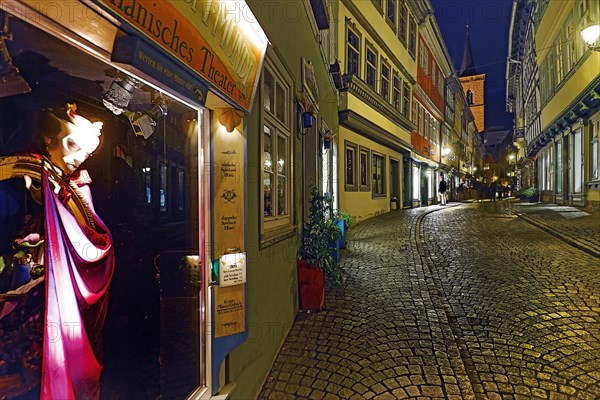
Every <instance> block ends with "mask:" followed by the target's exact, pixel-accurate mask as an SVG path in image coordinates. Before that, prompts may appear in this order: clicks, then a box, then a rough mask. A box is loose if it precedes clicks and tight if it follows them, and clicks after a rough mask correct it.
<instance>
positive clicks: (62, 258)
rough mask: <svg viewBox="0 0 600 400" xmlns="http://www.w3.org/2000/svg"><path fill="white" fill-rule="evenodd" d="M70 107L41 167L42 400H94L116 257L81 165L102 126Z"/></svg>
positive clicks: (49, 138)
mask: <svg viewBox="0 0 600 400" xmlns="http://www.w3.org/2000/svg"><path fill="white" fill-rule="evenodd" d="M69 106H70V107H69V108H68V110H67V118H66V119H62V118H56V117H54V116H52V118H53V119H54V120H55V121H54V123H55V124H58V125H59V126H60V129H59V131H58V133H57V134H56V135H52V136H47V137H46V144H47V145H48V153H49V160H48V159H44V160H43V161H42V166H43V168H42V192H43V200H44V201H43V204H44V211H45V236H46V311H45V313H46V314H45V324H44V348H43V359H42V383H41V398H42V399H97V398H99V394H100V373H101V371H102V361H101V336H102V327H103V325H104V319H105V316H106V309H107V305H108V288H109V284H110V280H111V277H112V274H113V269H114V256H113V247H112V239H111V236H110V232H109V231H108V229H107V227H106V226H105V225H104V223H103V222H102V221H101V220H100V218H99V217H98V216H97V215H96V212H95V210H94V206H93V203H92V197H91V193H90V188H89V186H88V184H89V183H90V182H91V180H90V179H89V175H88V174H87V171H85V170H79V166H80V165H81V163H82V162H83V161H85V159H87V158H88V157H89V156H90V155H91V153H92V152H93V151H94V150H95V149H96V148H97V147H98V145H99V136H100V129H101V126H102V125H101V123H91V122H90V121H89V120H87V119H85V118H83V117H81V116H79V115H77V114H75V107H74V105H69ZM59 175H62V177H60V176H59ZM57 176H58V178H57ZM73 196H76V197H77V199H76V202H79V204H83V206H84V209H86V210H87V211H86V213H85V214H86V215H85V216H84V217H85V218H86V219H87V222H82V219H84V218H82V216H81V213H80V214H79V215H77V212H75V211H74V210H73V207H72V202H71V203H69V200H72V199H73Z"/></svg>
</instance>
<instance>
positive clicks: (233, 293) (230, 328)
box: [214, 285, 246, 338]
mask: <svg viewBox="0 0 600 400" xmlns="http://www.w3.org/2000/svg"><path fill="white" fill-rule="evenodd" d="M245 286H246V285H235V286H228V287H220V286H215V287H214V291H215V304H214V310H215V320H214V322H215V335H214V336H215V338H220V337H223V336H229V335H233V334H235V333H240V332H244V331H245V330H246V293H245Z"/></svg>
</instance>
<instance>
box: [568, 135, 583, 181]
mask: <svg viewBox="0 0 600 400" xmlns="http://www.w3.org/2000/svg"><path fill="white" fill-rule="evenodd" d="M571 137H572V138H573V158H572V160H571V161H572V166H573V168H572V170H573V193H581V191H582V182H583V152H582V146H581V144H582V142H581V128H579V129H577V130H576V131H575V133H573V134H572V135H571Z"/></svg>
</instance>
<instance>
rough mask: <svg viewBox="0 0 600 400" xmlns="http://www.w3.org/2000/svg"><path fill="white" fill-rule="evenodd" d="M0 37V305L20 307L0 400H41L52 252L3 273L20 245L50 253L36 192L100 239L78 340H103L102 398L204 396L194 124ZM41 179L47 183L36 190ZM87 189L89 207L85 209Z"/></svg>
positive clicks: (183, 108)
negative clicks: (98, 263)
mask: <svg viewBox="0 0 600 400" xmlns="http://www.w3.org/2000/svg"><path fill="white" fill-rule="evenodd" d="M0 14H1V13H0ZM1 16H2V15H0V17H1ZM2 21H3V22H4V19H2ZM4 28H5V30H7V32H10V34H11V35H12V37H13V40H11V41H1V40H0V47H2V48H0V53H2V52H5V55H6V54H8V55H10V57H9V59H8V60H7V63H8V64H10V65H9V66H10V67H11V69H12V70H13V71H14V73H13V74H12V75H11V76H10V77H8V78H7V80H0V121H2V123H0V226H2V227H3V228H2V229H0V265H2V267H0V295H2V294H5V293H6V292H8V291H9V290H19V291H20V292H21V294H22V298H23V299H26V301H23V302H20V303H19V304H18V305H17V306H16V308H15V309H14V310H13V311H11V312H8V313H7V314H6V315H4V316H3V317H2V318H1V319H0V343H3V344H4V343H7V338H8V337H12V338H16V339H15V340H16V342H14V343H13V344H14V345H15V346H16V347H12V348H9V347H8V346H0V366H1V367H0V382H6V379H11V381H12V382H16V383H15V386H14V387H12V386H11V387H10V388H7V387H6V386H5V385H3V384H0V398H4V397H5V396H6V397H8V398H12V397H14V396H17V394H18V396H19V397H20V396H24V397H23V398H36V397H39V393H38V396H35V393H36V391H39V387H40V371H41V370H40V368H34V366H35V365H37V366H39V365H41V355H38V354H40V353H41V352H39V351H36V349H40V348H42V344H43V326H42V325H43V321H44V315H45V309H46V306H47V303H46V302H47V301H53V300H52V299H50V300H48V299H46V296H44V292H45V290H46V289H45V286H46V285H47V284H48V282H45V279H46V276H48V275H47V274H46V271H51V270H52V268H56V266H55V263H56V262H64V261H60V260H59V261H55V260H52V261H50V260H49V258H48V257H44V255H46V254H48V253H47V252H48V251H50V250H51V249H50V250H49V249H47V248H45V247H44V246H45V245H44V243H39V246H38V247H35V251H33V250H32V249H33V248H31V249H29V248H23V249H21V250H22V251H23V252H26V253H27V256H26V257H23V258H22V260H23V263H22V264H19V265H15V264H13V255H14V254H15V249H14V247H13V244H14V243H15V240H16V239H22V238H24V237H26V235H29V234H32V233H35V234H36V235H39V236H36V237H39V238H40V239H44V238H46V239H48V240H50V238H49V237H47V236H46V233H45V232H44V229H45V228H44V226H45V222H47V219H49V218H51V217H50V215H53V214H49V213H47V212H46V211H45V210H46V209H48V208H49V207H50V209H51V207H54V206H53V205H52V204H55V200H49V201H48V203H45V202H44V199H43V198H42V197H40V196H39V195H38V193H39V192H38V189H39V188H40V187H41V186H42V184H44V183H46V182H47V183H48V184H50V185H51V186H56V187H58V188H62V189H64V192H66V193H70V194H71V195H70V196H65V198H64V202H61V203H60V204H66V205H65V206H64V207H65V209H66V210H67V211H68V213H67V214H65V215H70V217H69V218H71V219H70V220H69V221H75V222H73V223H77V224H79V225H81V226H85V227H87V228H86V229H83V228H82V229H81V231H82V232H88V231H90V230H91V231H93V232H96V233H97V232H98V229H100V228H99V227H98V224H97V222H94V221H97V220H94V218H92V217H91V216H92V215H93V214H94V213H95V214H97V216H98V218H100V219H101V220H102V221H103V222H104V224H105V225H106V228H107V229H108V231H109V232H110V236H111V237H112V242H111V243H112V249H113V250H114V273H113V274H112V277H111V278H110V281H105V282H104V281H103V282H104V283H103V284H106V285H110V286H109V287H110V289H109V292H110V296H109V297H108V298H107V299H106V304H105V308H104V309H106V310H107V313H106V319H105V320H104V326H103V327H102V328H98V325H94V326H92V325H89V326H88V325H87V324H88V322H87V321H88V320H92V319H86V320H84V324H86V328H87V329H86V332H88V333H89V334H90V335H92V336H94V338H100V337H102V338H103V340H102V341H103V344H102V349H103V350H102V358H103V371H102V375H101V380H100V387H101V393H102V397H103V398H107V399H109V398H152V399H156V398H186V397H188V396H189V395H190V394H191V393H192V392H193V391H195V390H196V389H197V388H199V387H203V386H205V385H206V382H205V378H204V376H205V374H204V371H205V365H204V359H205V358H204V354H205V344H204V340H203V338H204V332H203V330H202V327H203V326H204V323H203V322H202V319H203V318H204V316H203V314H201V313H200V311H199V310H203V309H204V308H205V304H204V300H203V299H204V298H205V295H204V288H203V283H202V282H203V281H204V279H203V270H202V268H201V265H202V264H203V263H202V261H201V260H202V258H203V256H204V255H203V253H202V249H203V248H204V245H203V244H202V243H201V242H200V240H201V239H200V234H199V232H201V231H202V230H204V223H203V221H202V220H201V216H200V214H199V207H198V199H201V198H202V197H203V191H202V187H201V185H200V184H199V177H201V176H203V172H202V166H201V165H198V161H197V160H198V159H202V157H201V154H199V153H200V151H201V149H203V148H204V145H203V143H202V138H203V135H201V134H200V133H201V129H202V127H203V126H204V125H203V122H202V120H203V115H204V114H203V111H202V109H200V108H194V107H190V106H189V105H187V104H185V103H183V102H181V101H180V100H178V99H177V98H174V97H171V96H168V95H166V94H165V93H163V92H161V91H159V90H157V89H156V88H155V87H154V86H151V85H149V84H147V83H145V82H144V81H143V80H141V79H140V77H137V76H133V75H130V74H128V73H125V72H123V71H121V70H119V69H117V68H116V67H115V66H113V65H109V64H105V63H103V62H102V61H100V60H97V59H95V58H93V57H92V56H90V55H89V54H88V53H85V52H83V51H81V50H79V49H78V48H76V47H74V46H72V45H71V42H69V43H67V42H63V41H62V40H60V39H58V38H57V37H55V36H53V35H50V34H48V33H46V32H43V31H41V30H40V29H38V28H37V27H35V26H33V25H30V24H28V23H26V22H24V21H21V20H20V19H18V18H17V17H11V18H10V19H9V20H8V24H5V26H4ZM68 104H69V105H68ZM67 105H68V106H67ZM74 115H76V116H77V118H75V117H74ZM165 116H168V117H167V118H165ZM84 119H85V121H87V122H85V121H84ZM90 122H102V123H103V124H102V126H101V127H99V125H98V124H93V125H92V124H91V123H90ZM88 124H89V125H88ZM90 126H91V127H93V129H92V128H90ZM65 127H74V128H73V129H74V130H75V132H77V134H78V135H79V136H77V137H70V138H69V140H70V142H69V143H71V144H74V146H76V147H77V148H76V150H72V149H75V147H71V145H70V146H69V149H68V150H65V149H63V148H60V147H58V146H57V145H56V143H60V142H59V140H58V139H59V138H62V137H63V135H69V134H71V133H69V132H72V131H69V130H66V128H65ZM92 133H93V135H92ZM64 137H65V138H66V137H67V136H64ZM82 138H84V139H82ZM82 150H85V151H82ZM66 151H69V152H71V153H69V154H70V155H73V154H74V153H77V155H76V156H74V157H79V156H80V155H81V159H79V158H73V160H74V161H65V159H63V158H61V156H60V154H62V155H63V156H64V155H65V154H67V153H65V152H66ZM89 153H93V157H88V154H89ZM32 154H34V155H33V156H32ZM69 154H67V155H69ZM42 156H43V157H46V160H45V161H44V163H43V164H42V161H40V160H41V157H42ZM19 157H21V158H19ZM23 157H24V158H23ZM17 158H19V159H20V160H24V161H22V162H21V164H19V163H17V162H16V161H15V160H17ZM15 165H18V166H19V167H18V168H14V166H15ZM4 166H8V167H7V168H3V167H4ZM42 168H45V169H46V170H48V171H49V177H48V178H47V180H46V181H44V179H45V178H44V177H43V176H42V174H41V173H40V171H42ZM175 168H178V169H177V170H175ZM84 170H85V171H86V172H87V173H85V172H83V171H84ZM171 173H172V174H173V175H172V176H171V175H169V174H171ZM24 175H27V176H29V177H30V178H31V181H32V183H31V188H30V189H27V188H26V186H25V184H24V182H25V179H24V178H23V176H24ZM61 176H62V177H68V178H69V181H67V180H66V179H61ZM88 178H90V179H88ZM68 182H70V183H68ZM84 187H85V189H84ZM87 188H89V191H90V193H91V199H89V200H88V201H86V202H84V201H82V200H81V198H82V197H81V196H84V197H85V196H86V190H87ZM48 198H49V199H53V197H48ZM61 201H62V200H61ZM91 205H93V208H92V207H90V206H91ZM169 209H171V210H170V211H169V212H166V211H167V210H169ZM171 211H173V212H171ZM67 237H68V238H70V236H67ZM102 237H103V238H105V237H106V236H102ZM28 240H34V239H28ZM65 240H66V239H65ZM69 240H70V239H69ZM106 240H111V239H110V238H108V239H106ZM36 243H38V240H37V239H36ZM61 265H62V264H61ZM77 284H78V283H77V282H72V285H73V286H72V287H73V288H76V287H77V286H76V285H77ZM73 290H75V289H73ZM79 306H80V309H81V308H84V307H85V305H83V304H80V305H79ZM88 311H89V310H87V309H86V312H88ZM26 316H31V317H32V318H28V317H26ZM100 320H102V318H101V317H99V319H98V320H95V322H98V321H100ZM100 325H102V324H100ZM17 332H19V335H16V333H17ZM86 340H87V338H86ZM89 340H90V341H93V342H94V343H96V341H95V339H93V340H92V339H89ZM15 349H18V354H17V353H14V351H15ZM25 354H29V355H30V356H31V360H30V362H29V364H28V365H26V363H23V362H22V359H23V357H24V355H25ZM17 355H18V357H17V358H15V357H16V356H17ZM19 382H26V383H28V386H27V387H24V386H23V385H21V384H20V383H19ZM29 384H30V385H29ZM23 390H24V391H25V392H23ZM24 393H25V395H24ZM29 395H31V396H29Z"/></svg>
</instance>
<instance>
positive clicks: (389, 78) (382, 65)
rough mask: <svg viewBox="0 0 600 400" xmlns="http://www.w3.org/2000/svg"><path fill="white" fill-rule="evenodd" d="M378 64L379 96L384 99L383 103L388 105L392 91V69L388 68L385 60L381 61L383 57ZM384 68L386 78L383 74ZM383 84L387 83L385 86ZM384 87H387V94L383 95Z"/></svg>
mask: <svg viewBox="0 0 600 400" xmlns="http://www.w3.org/2000/svg"><path fill="white" fill-rule="evenodd" d="M379 64H380V66H379V72H380V74H381V79H380V82H379V94H380V95H381V97H383V98H384V99H385V101H387V102H388V103H389V102H390V93H391V91H392V88H391V83H392V69H391V67H390V64H388V63H387V62H386V61H385V60H383V57H382V59H381V61H380V63H379ZM384 68H387V73H388V75H387V78H386V77H385V76H384V74H383V69H384ZM385 83H387V85H385ZM385 86H387V93H384V90H385Z"/></svg>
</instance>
